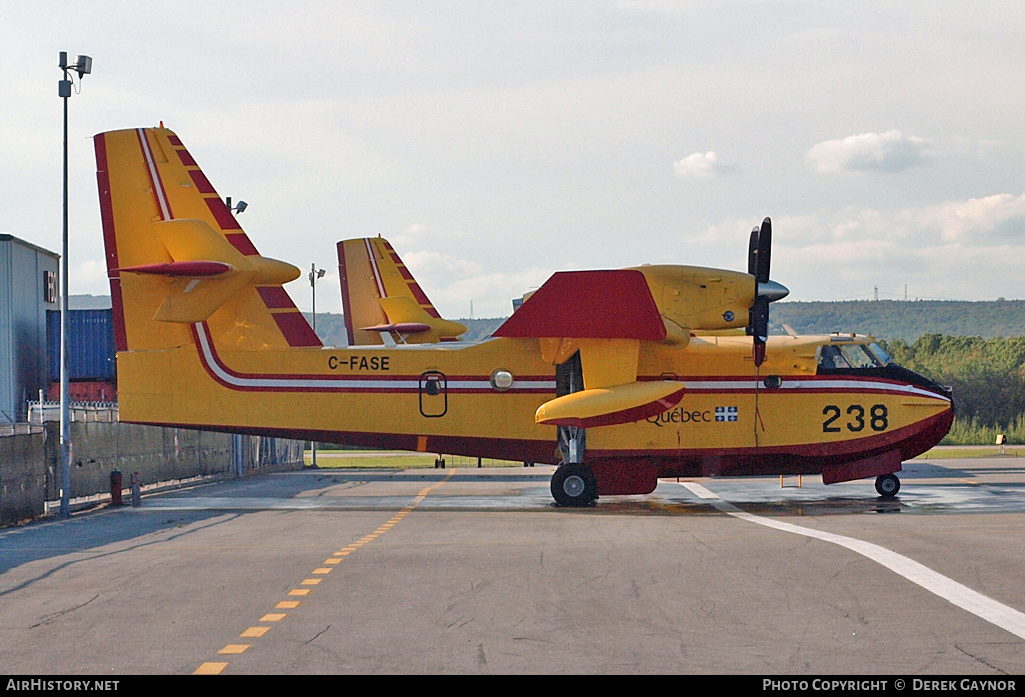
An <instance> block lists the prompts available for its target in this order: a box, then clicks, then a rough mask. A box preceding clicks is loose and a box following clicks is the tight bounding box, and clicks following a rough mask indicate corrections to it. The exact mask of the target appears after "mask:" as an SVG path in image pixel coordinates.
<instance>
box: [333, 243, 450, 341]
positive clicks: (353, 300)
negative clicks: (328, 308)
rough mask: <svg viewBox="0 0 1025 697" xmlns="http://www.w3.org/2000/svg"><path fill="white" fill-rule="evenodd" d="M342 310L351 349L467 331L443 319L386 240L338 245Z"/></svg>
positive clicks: (445, 338)
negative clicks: (387, 338) (386, 338)
mask: <svg viewBox="0 0 1025 697" xmlns="http://www.w3.org/2000/svg"><path fill="white" fill-rule="evenodd" d="M338 272H339V273H338V276H339V279H340V281H341V286H342V311H343V312H344V314H345V331H346V333H347V335H348V339H349V345H350V346H364V345H380V344H383V343H384V339H383V338H382V335H383V334H390V335H391V336H392V338H393V339H395V340H396V341H397V342H401V343H408V344H424V343H433V342H436V341H454V340H455V339H456V337H458V336H459V335H460V334H462V333H464V332H465V331H466V327H464V326H463V325H462V324H459V323H458V322H452V321H450V320H446V319H442V318H441V315H440V314H438V311H437V310H436V309H435V308H434V305H433V303H431V301H430V300H429V299H428V298H427V295H426V294H425V293H424V292H423V290H422V289H421V288H420V284H419V283H417V282H416V279H415V278H413V274H411V273H410V272H409V269H407V268H406V265H405V264H404V263H402V259H400V258H399V255H398V254H397V253H396V252H395V249H394V248H393V247H392V246H391V244H389V243H388V241H387V240H385V239H383V238H381V237H367V238H361V239H355V240H344V241H342V242H339V243H338Z"/></svg>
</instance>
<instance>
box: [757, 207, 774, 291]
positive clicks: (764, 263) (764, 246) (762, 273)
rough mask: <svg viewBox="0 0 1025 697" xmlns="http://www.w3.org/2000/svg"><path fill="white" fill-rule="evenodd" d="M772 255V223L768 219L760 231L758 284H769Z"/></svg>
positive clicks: (764, 221) (763, 222)
mask: <svg viewBox="0 0 1025 697" xmlns="http://www.w3.org/2000/svg"><path fill="white" fill-rule="evenodd" d="M771 253H772V221H771V220H769V219H768V218H766V219H765V220H763V221H762V226H761V228H760V229H759V230H758V251H757V252H756V256H755V261H756V264H755V272H754V277H755V280H756V281H757V282H758V283H768V282H769V256H770V255H771Z"/></svg>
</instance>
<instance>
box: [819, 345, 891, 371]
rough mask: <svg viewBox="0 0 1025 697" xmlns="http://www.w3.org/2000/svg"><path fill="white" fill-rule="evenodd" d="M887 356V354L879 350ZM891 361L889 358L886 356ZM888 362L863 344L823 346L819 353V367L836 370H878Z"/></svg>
mask: <svg viewBox="0 0 1025 697" xmlns="http://www.w3.org/2000/svg"><path fill="white" fill-rule="evenodd" d="M879 352H880V353H881V354H882V355H883V356H886V352H885V351H883V350H882V349H879ZM886 359H887V361H886V362H888V361H889V356H886ZM886 362H884V361H883V360H881V359H880V358H879V357H877V356H876V354H875V352H874V351H871V350H870V349H869V347H867V346H865V345H863V344H842V345H840V346H831V345H827V346H823V347H822V351H821V352H820V353H819V367H821V368H827V369H835V368H877V367H880V366H884V365H886Z"/></svg>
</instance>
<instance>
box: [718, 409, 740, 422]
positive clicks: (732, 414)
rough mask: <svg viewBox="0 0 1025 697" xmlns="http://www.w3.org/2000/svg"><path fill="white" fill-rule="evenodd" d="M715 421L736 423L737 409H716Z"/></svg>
mask: <svg viewBox="0 0 1025 697" xmlns="http://www.w3.org/2000/svg"><path fill="white" fill-rule="evenodd" d="M715 420H716V421H736V420H737V408H736V407H716V408H715Z"/></svg>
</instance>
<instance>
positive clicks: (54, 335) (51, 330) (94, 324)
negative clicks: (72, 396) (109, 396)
mask: <svg viewBox="0 0 1025 697" xmlns="http://www.w3.org/2000/svg"><path fill="white" fill-rule="evenodd" d="M46 346H47V350H48V352H49V355H48V356H47V360H48V362H49V365H50V381H51V382H59V381H60V379H61V313H60V312H58V311H55V310H48V311H47V313H46ZM115 354H116V349H115V348H114V320H113V317H112V315H111V312H110V310H69V311H68V379H69V380H107V381H110V382H113V381H114V380H115V379H116V373H117V371H116V369H115V363H114V356H115Z"/></svg>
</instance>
